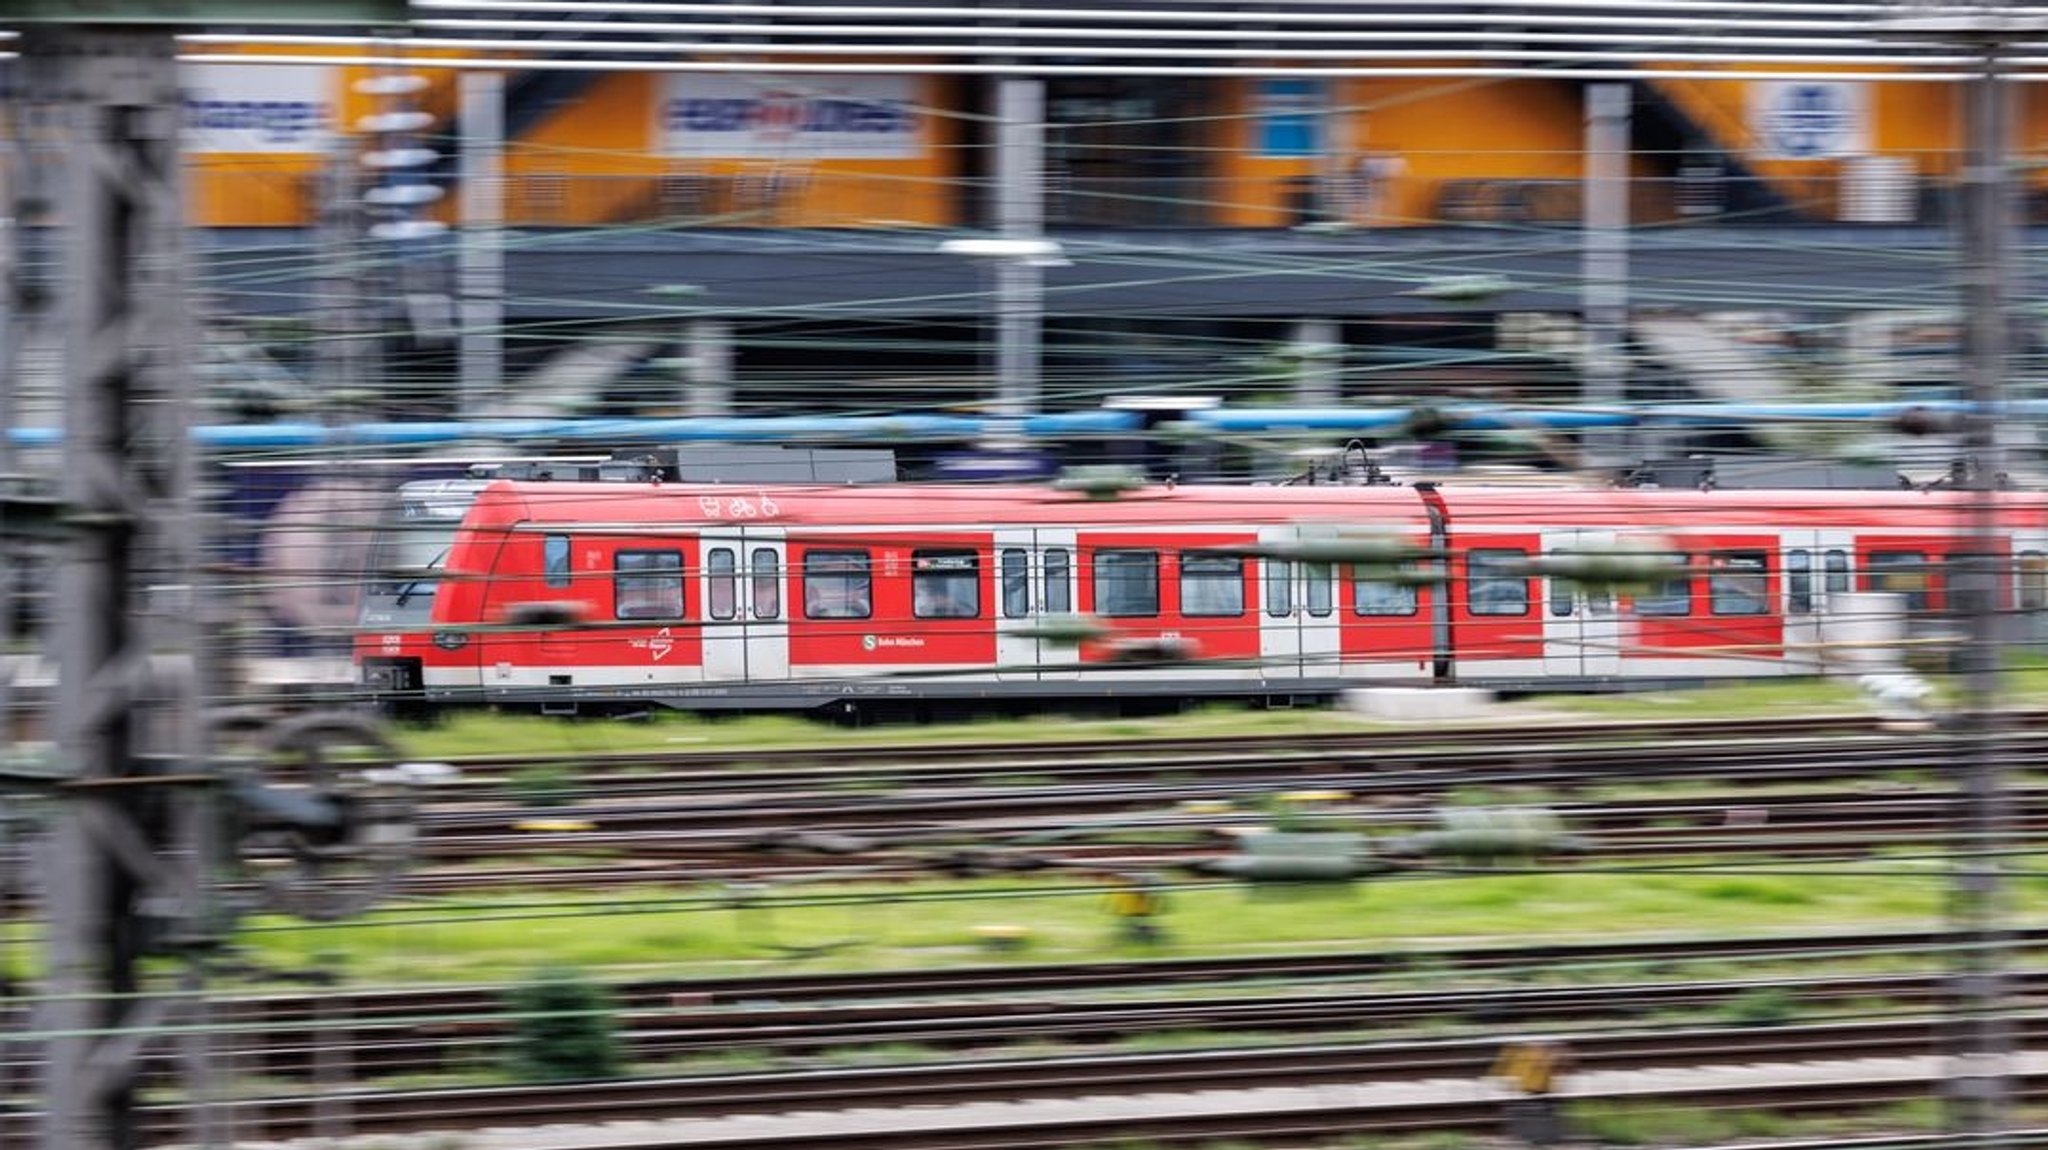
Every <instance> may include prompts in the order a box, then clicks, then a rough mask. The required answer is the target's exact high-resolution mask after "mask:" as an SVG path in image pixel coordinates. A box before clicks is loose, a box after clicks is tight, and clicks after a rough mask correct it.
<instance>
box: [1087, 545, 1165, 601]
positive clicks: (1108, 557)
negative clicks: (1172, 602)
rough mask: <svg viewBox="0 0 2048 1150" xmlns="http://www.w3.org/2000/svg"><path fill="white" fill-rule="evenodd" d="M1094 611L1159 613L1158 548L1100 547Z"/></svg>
mask: <svg viewBox="0 0 2048 1150" xmlns="http://www.w3.org/2000/svg"><path fill="white" fill-rule="evenodd" d="M1095 613H1096V614H1098V615H1103V616H1120V615H1121V616H1131V615H1157V614H1159V552H1157V551H1097V552H1096V553H1095Z"/></svg>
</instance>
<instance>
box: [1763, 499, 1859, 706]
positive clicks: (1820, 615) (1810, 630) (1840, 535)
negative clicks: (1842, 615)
mask: <svg viewBox="0 0 2048 1150" xmlns="http://www.w3.org/2000/svg"><path fill="white" fill-rule="evenodd" d="M1780 540H1781V544H1780V546H1781V548H1782V551H1781V554H1780V555H1779V557H1778V562H1779V569H1780V570H1782V571H1783V572H1784V573H1785V577H1784V580H1783V587H1782V590H1781V594H1782V596H1783V600H1782V602H1781V604H1780V606H1781V607H1782V609H1783V610H1784V613H1785V669H1786V670H1787V671H1788V672H1790V673H1795V674H1797V673H1818V672H1819V671H1820V670H1821V669H1822V667H1823V666H1824V665H1825V663H1826V662H1827V647H1826V643H1827V640H1828V632H1829V627H1828V624H1827V620H1828V616H1829V615H1830V614H1831V613H1832V610H1833V605H1834V599H1835V597H1836V596H1838V595H1845V594H1848V593H1849V589H1850V588H1851V587H1852V586H1853V583H1852V582H1851V579H1850V576H1851V571H1850V564H1851V561H1852V559H1853V557H1854V556H1855V554H1856V535H1855V532H1853V531H1851V530H1849V529H1848V528H1845V527H1825V528H1820V529H1818V530H1809V529H1804V528H1801V529H1796V530H1789V531H1786V532H1785V533H1784V534H1783V535H1782V536H1780Z"/></svg>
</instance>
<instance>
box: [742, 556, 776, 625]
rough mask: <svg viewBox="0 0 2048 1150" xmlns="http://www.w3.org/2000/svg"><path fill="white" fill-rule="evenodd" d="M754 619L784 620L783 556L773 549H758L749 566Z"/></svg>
mask: <svg viewBox="0 0 2048 1150" xmlns="http://www.w3.org/2000/svg"><path fill="white" fill-rule="evenodd" d="M749 578H750V580H751V581H752V583H753V592H754V618H756V619H780V618H782V556H780V555H778V554H776V552H775V548H773V547H756V548H754V554H753V557H752V560H751V562H750V564H749Z"/></svg>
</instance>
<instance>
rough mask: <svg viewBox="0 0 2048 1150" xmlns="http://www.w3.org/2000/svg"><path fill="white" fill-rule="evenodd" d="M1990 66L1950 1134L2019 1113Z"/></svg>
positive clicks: (1997, 103) (1976, 85)
mask: <svg viewBox="0 0 2048 1150" xmlns="http://www.w3.org/2000/svg"><path fill="white" fill-rule="evenodd" d="M1976 42H1977V45H1978V47H1979V48H1980V50H1981V51H1982V53H1983V72H1982V74H1981V75H1980V76H1978V77H1977V78H1976V79H1975V80H1973V81H1971V82H1970V83H1969V85H1968V86H1967V89H1966V91H1965V93H1964V101H1965V111H1964V120H1965V124H1964V137H1965V153H1964V156H1963V172H1962V185H1963V248H1964V250H1963V261H1962V272H1963V280H1964V282H1963V293H1964V300H1963V307H1964V315H1965V320H1966V324H1967V327H1966V337H1965V338H1966V340H1967V343H1966V346H1965V351H1966V356H1965V372H1966V375H1967V383H1968V394H1969V398H1970V401H1971V408H1970V411H1969V414H1968V415H1967V416H1966V418H1965V421H1964V426H1963V442H1964V450H1965V451H1966V452H1967V453H1968V454H1969V457H1970V461H1971V472H1972V473H1971V486H1972V487H1973V488H1974V489H1975V491H1976V496H1975V498H1974V499H1973V500H1972V501H1971V502H1972V506H1971V510H1970V525H1969V534H1970V562H1971V563H1972V564H1973V565H1975V566H1977V567H1978V568H1979V570H1978V571H1977V572H1976V573H1974V575H1973V576H1972V582H1973V583H1974V584H1975V590H1976V592H1977V594H1975V595H1973V596H1971V597H1970V599H1969V601H1968V602H1967V603H1958V604H1957V605H1956V609H1957V611H1958V612H1959V613H1961V614H1962V615H1964V616H1965V617H1964V618H1963V619H1962V620H1960V621H1961V622H1962V624H1963V625H1964V627H1965V628H1966V629H1967V639H1966V640H1965V642H1964V645H1963V656H1964V664H1963V666H1962V667H1961V668H1960V669H1961V671H1962V675H1963V681H1962V690H1963V711H1962V715H1961V719H1962V722H1961V724H1960V727H1959V730H1958V733H1957V737H1958V739H1960V740H1961V741H1962V744H1963V745H1962V746H1961V747H1960V748H1959V749H1960V750H1961V752H1962V756H1961V761H1962V763H1963V768H1962V784H1963V810H1962V812H1961V814H1962V818H1961V820H1960V821H1961V839H1962V841H1961V842H1960V843H1959V844H1958V845H1957V849H1956V863H1955V874H1954V882H1953V885H1952V887H1951V890H1950V912H1949V913H1950V925H1951V927H1952V930H1953V932H1954V934H1955V939H1954V942H1955V947H1956V950H1955V965H1954V974H1955V985H1954V994H1955V998H1956V1007H1955V1017H1956V1022H1957V1027H1956V1032H1955V1034H1954V1036H1953V1039H1954V1045H1953V1048H1952V1050H1951V1052H1950V1054H1951V1060H1952V1061H1951V1066H1950V1070H1949V1087H1950V1089H1949V1097H1948V1106H1949V1122H1948V1125H1949V1129H1951V1130H1953V1131H1956V1132H1958V1133H1966V1134H1973V1135H1979V1136H1996V1135H1999V1134H2001V1133H2002V1132H2004V1131H2005V1130H2006V1128H2007V1121H2008V1119H2009V1117H2010V1113H2011V1106H2012V1083H2011V1074H2012V1053H2013V1035H2012V1023H2011V1021H2010V1018H2009V1017H2008V1010H2009V1007H2010V988H2009V986H2008V973H2007V966H2008V964H2009V962H2010V957H2011V955H2010V950H2011V938H2010V935H2009V933H2008V931H2007V926H2006V921H2007V915H2008V912H2009V909H2010V908H2009V907H2008V906H2007V901H2008V892H2007V883H2006V878H2005V874H2004V869H2005V865H2006V860H2005V858H2004V852H2005V849H2006V847H2007V845H2008V844H2009V842H2010V840H2011V835H2012V809H2011V803H2010V800H2009V797H2008V794H2007V791H2006V787H2005V780H2004V766H2003V764H2002V763H2001V762H2000V761H1999V760H2000V747H1999V743H2000V739H1999V721H1998V716H1997V711H1996V708H1997V705H1998V691H1999V668H2000V663H2001V662H2002V659H2001V652H2000V650H1999V645H1998V643H1999V627H1998V606H1999V591H1998V588H2000V587H2001V586H2003V585H2004V584H2005V583H2007V582H2009V580H2008V579H2004V578H2001V576H2000V573H2001V572H2002V571H2005V570H2007V569H2008V568H2007V567H2006V566H2005V565H2004V564H2002V563H2001V564H1998V565H1996V566H1994V565H1993V564H1994V559H1993V556H1994V555H1995V553H1996V550H1997V549H1998V547H1999V546H2000V544H1999V534H2000V533H1999V515H1998V496H1997V494H1996V491H1997V485H1998V476H1999V473H2000V472H2001V471H2002V470H2003V467H2002V466H2001V464H2000V453H1999V450H1998V428H1997V419H1998V416H1997V414H1996V413H1997V410H1998V408H1999V406H2000V405H2001V404H2002V403H2003V402H2004V399H2005V359H2006V344H2007V341H2008V330H2007V324H2008V323H2009V322H2010V321H2009V318H2008V316H2007V307H2006V301H2007V299H2008V297H2009V296H2010V294H2011V290H2010V285H2011V278H2012V270H2011V263H2010V257H2009V255H2008V254H2007V253H2008V252H2009V251H2010V245H2009V241H2010V240H2011V239H2012V237H2013V212H2012V190H2011V181H2010V179H2009V178H2008V175H2007V173H2006V171H2005V166H2006V156H2007V151H2006V149H2007V140H2008V132H2009V131H2010V126H2011V121H2012V117H2011V110H2010V109H2011V101H2010V96H2009V95H2008V92H2007V89H2008V88H2009V86H2010V85H2008V84H2007V83H2006V82H2005V81H2004V79H2003V77H2002V76H2001V74H2000V73H2001V71H2002V66H2001V61H2000V56H2001V55H2002V52H2003V42H2002V39H2001V38H2000V37H1999V36H1996V35H1986V36H1982V37H1978V38H1976Z"/></svg>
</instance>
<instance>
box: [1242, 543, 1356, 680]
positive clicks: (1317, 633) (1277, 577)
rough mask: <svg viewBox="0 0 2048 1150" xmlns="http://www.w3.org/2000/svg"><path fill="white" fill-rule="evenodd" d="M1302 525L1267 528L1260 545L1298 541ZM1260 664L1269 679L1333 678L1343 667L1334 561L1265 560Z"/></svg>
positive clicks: (1261, 575)
mask: <svg viewBox="0 0 2048 1150" xmlns="http://www.w3.org/2000/svg"><path fill="white" fill-rule="evenodd" d="M1302 534H1303V529H1301V528H1299V527H1295V526H1291V525H1283V526H1273V527H1262V528H1260V529H1259V542H1261V543H1293V542H1298V541H1299V540H1300V539H1301V537H1302ZM1258 572H1259V666H1260V669H1261V671H1262V673H1263V675H1264V677H1265V678H1267V679H1318V678H1323V679H1333V678H1336V677H1337V675H1338V674H1339V673H1340V671H1341V670H1342V667H1341V665H1340V663H1339V657H1338V647H1339V640H1340V637H1341V636H1340V632H1339V629H1338V624H1339V620H1338V616H1337V576H1336V568H1335V565H1334V564H1330V563H1304V562H1299V561H1296V560H1292V559H1272V558H1267V559H1261V560H1260V561H1259V566H1258Z"/></svg>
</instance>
